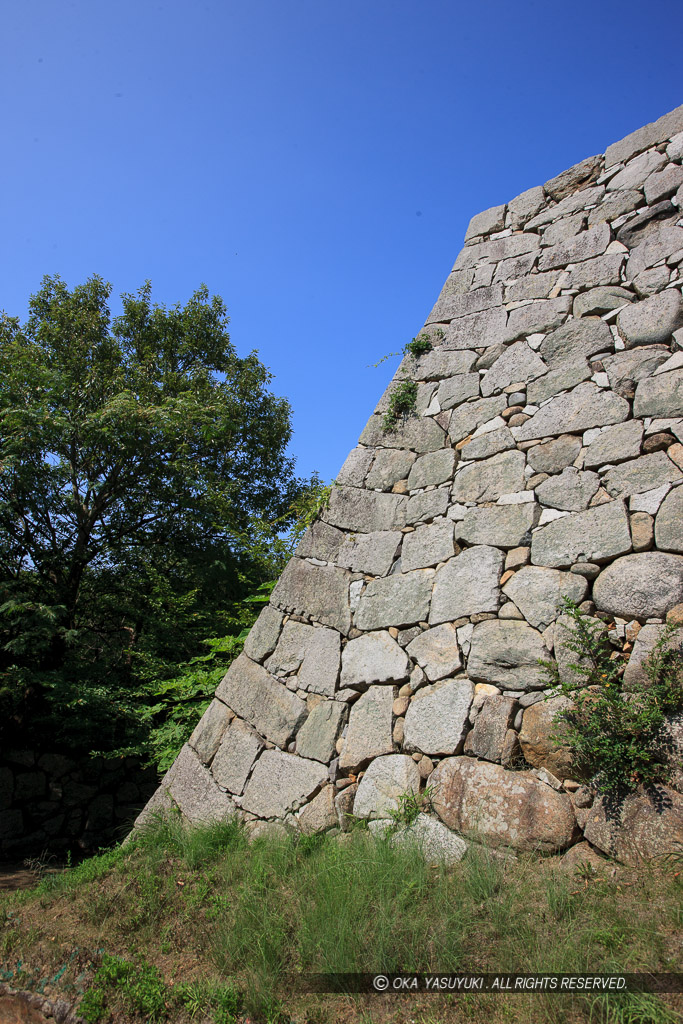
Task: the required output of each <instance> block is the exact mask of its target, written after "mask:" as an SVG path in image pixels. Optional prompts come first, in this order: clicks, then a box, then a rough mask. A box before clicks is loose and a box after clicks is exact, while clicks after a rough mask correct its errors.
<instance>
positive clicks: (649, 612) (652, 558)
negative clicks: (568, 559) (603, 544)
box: [593, 551, 683, 622]
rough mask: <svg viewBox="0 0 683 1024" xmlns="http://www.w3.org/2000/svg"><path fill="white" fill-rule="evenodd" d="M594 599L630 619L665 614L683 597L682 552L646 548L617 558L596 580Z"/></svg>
mask: <svg viewBox="0 0 683 1024" xmlns="http://www.w3.org/2000/svg"><path fill="white" fill-rule="evenodd" d="M593 600H594V601H595V604H596V606H597V607H598V608H599V609H600V610H601V611H603V612H609V613H610V614H611V615H619V616H621V617H622V618H624V619H627V620H630V619H638V620H639V621H641V622H644V621H645V619H650V618H664V616H665V615H666V613H667V611H668V610H669V608H673V607H674V605H677V604H680V603H681V602H682V601H683V556H681V555H669V554H666V553H665V552H663V551H644V552H641V553H640V554H636V555H626V556H625V557H624V558H617V560H616V561H615V562H612V564H611V565H608V566H607V568H606V569H603V571H602V572H601V573H600V575H599V576H598V578H597V579H596V581H595V583H594V584H593Z"/></svg>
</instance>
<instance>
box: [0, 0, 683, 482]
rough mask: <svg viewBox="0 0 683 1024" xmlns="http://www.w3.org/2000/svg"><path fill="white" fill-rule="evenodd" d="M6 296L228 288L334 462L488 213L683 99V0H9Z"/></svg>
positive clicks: (243, 342) (246, 331) (314, 444)
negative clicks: (53, 284)
mask: <svg viewBox="0 0 683 1024" xmlns="http://www.w3.org/2000/svg"><path fill="white" fill-rule="evenodd" d="M2 22H3V37H4V38H3V42H4V45H3V61H2V67H1V68H0V89H1V94H2V109H3V119H2V120H3V142H4V146H3V150H4V158H3V161H2V166H3V179H4V184H3V200H4V201H3V204H2V206H3V212H2V220H1V223H0V260H1V263H0V308H4V309H6V310H7V312H9V313H11V314H13V315H20V316H22V317H23V316H25V313H26V305H27V300H28V296H29V295H30V293H31V292H33V291H35V290H36V289H37V287H38V285H39V282H40V279H41V277H42V276H43V275H44V274H47V273H50V274H52V273H59V274H60V275H61V276H62V277H63V278H64V279H65V280H66V281H67V282H68V283H69V285H72V286H73V285H74V284H77V283H79V282H81V281H83V280H85V279H86V278H87V277H88V276H89V275H91V274H93V273H98V274H100V275H102V276H103V277H104V278H106V279H107V280H109V281H111V282H112V285H113V288H114V292H115V293H116V294H118V293H120V292H122V291H135V290H136V289H137V288H138V287H139V286H140V285H141V284H142V282H143V281H144V280H145V279H147V278H149V279H151V281H152V285H153V295H154V297H155V299H156V300H157V301H159V302H163V303H166V304H173V303H175V302H185V301H186V300H187V299H188V297H189V296H190V294H191V293H192V292H193V291H194V290H195V289H196V288H197V287H198V285H199V284H200V283H201V282H205V283H206V284H207V285H208V287H209V288H210V290H211V291H212V292H217V293H218V294H220V295H222V297H223V298H224V300H225V301H226V303H227V305H228V309H229V312H230V315H231V328H230V329H231V337H232V340H233V342H234V343H235V345H236V347H237V350H238V352H240V353H241V354H246V353H247V352H248V351H250V350H251V349H257V350H258V351H259V354H260V357H261V359H262V360H263V362H264V363H265V364H266V365H267V366H269V367H270V369H271V371H272V373H273V374H274V380H273V383H272V390H273V391H274V392H276V393H277V394H280V395H286V396H287V397H288V398H289V400H290V402H291V403H292V406H293V425H294V436H293V439H292V444H291V451H292V453H293V454H294V455H296V456H297V466H298V470H299V472H300V473H301V474H302V475H308V474H310V473H311V471H313V470H318V471H319V472H320V473H321V475H322V476H323V477H324V478H325V479H330V478H332V477H334V476H335V474H336V473H337V471H338V469H339V467H340V466H341V463H342V462H343V460H344V458H345V456H346V454H347V452H348V450H349V449H350V448H352V447H353V446H354V444H355V443H356V440H357V438H358V435H359V433H360V431H361V430H362V428H363V426H364V424H365V422H366V420H367V418H368V416H369V414H370V413H371V412H372V409H373V407H374V404H375V402H376V401H377V399H378V398H379V396H380V394H381V392H382V391H383V390H384V387H385V386H386V383H387V381H388V379H389V377H390V375H391V373H392V372H393V368H394V366H395V365H396V363H397V360H395V359H394V360H391V361H388V362H385V363H383V364H382V366H381V367H379V368H378V369H372V368H370V365H369V364H372V363H376V362H377V361H378V360H379V359H380V358H381V357H382V356H383V355H384V354H385V353H388V352H394V351H397V350H398V349H400V348H402V346H403V345H404V344H405V343H406V342H407V341H409V340H410V338H411V337H412V336H413V335H415V334H416V333H417V331H418V330H419V328H420V327H421V326H422V324H423V322H424V319H425V317H426V315H427V314H428V312H429V310H430V309H431V307H432V304H433V303H434V301H435V299H436V297H437V295H438V292H439V290H440V288H441V285H442V283H443V281H444V279H445V277H446V275H447V274H448V271H449V270H450V267H451V265H452V263H453V261H454V260H455V257H456V255H457V253H458V250H459V249H460V247H461V244H462V238H463V235H464V232H465V229H466V227H467V223H468V221H469V219H470V217H471V216H472V215H473V214H474V213H477V212H478V211H479V210H482V209H485V208H486V207H488V206H492V205H495V204H497V203H501V202H505V201H506V200H508V199H510V198H512V197H513V196H515V195H517V194H518V193H519V192H522V191H523V190H524V189H526V188H529V187H531V186H532V185H537V184H541V183H542V182H543V181H545V180H547V179H548V178H550V177H552V176H553V175H554V174H557V173H559V172H560V171H562V170H564V169H565V168H566V167H568V166H570V165H571V164H573V163H576V162H577V161H578V160H581V159H583V158H584V157H586V156H589V155H591V154H593V153H596V152H602V151H603V150H604V149H605V147H606V146H607V145H608V144H609V143H611V142H614V141H616V140H617V139H619V138H621V137H623V136H624V135H626V134H627V133H628V132H630V131H632V130H633V129H635V128H638V127H640V126H641V125H642V124H645V123H646V122H648V121H652V120H654V119H656V118H657V117H659V116H660V115H661V114H663V113H665V112H666V111H668V110H670V109H672V108H673V107H675V106H677V105H678V104H680V103H682V102H683V88H682V87H681V82H682V81H683V78H682V75H681V70H682V69H681V51H680V39H681V30H682V29H683V4H682V3H681V0H650V3H648V4H647V5H646V6H645V5H643V3H642V0H641V2H639V3H636V2H634V0H619V2H617V0H597V2H596V0H592V2H590V3H588V2H585V0H575V2H574V3H573V4H571V5H570V6H567V5H565V4H558V3H548V2H535V0H516V2H514V3H511V2H510V0H505V2H502V0H489V2H484V0H480V2H479V3H471V2H467V3H465V2H460V0H451V2H446V0H421V2H419V3H418V2H417V0H412V2H411V0H393V2H388V0H346V2H345V3H343V4H338V3H332V2H329V0H318V2H312V0H289V2H285V0H204V2H202V0H199V2H195V3H188V2H184V3H181V2H179V0H169V2H154V0H152V2H147V0H134V2H133V0H117V3H116V4H112V3H110V2H108V3H104V2H102V0H74V2H71V3H69V2H68V0H64V2H62V3H59V4H56V3H54V0H50V2H48V0H8V2H7V3H6V4H5V5H4V7H3V18H2Z"/></svg>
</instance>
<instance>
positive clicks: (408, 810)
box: [389, 786, 433, 834]
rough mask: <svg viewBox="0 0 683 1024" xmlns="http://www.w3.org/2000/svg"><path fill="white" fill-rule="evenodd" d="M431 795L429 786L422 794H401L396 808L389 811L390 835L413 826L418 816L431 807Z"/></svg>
mask: <svg viewBox="0 0 683 1024" xmlns="http://www.w3.org/2000/svg"><path fill="white" fill-rule="evenodd" d="M432 795H433V794H432V790H431V789H430V788H429V786H427V787H426V788H425V789H424V790H423V791H422V793H401V794H400V795H399V798H398V807H397V808H396V809H390V810H389V816H390V818H391V819H392V821H393V825H392V828H391V829H390V833H392V834H393V833H394V832H397V831H398V830H399V829H400V828H403V827H405V826H408V827H409V826H410V825H413V824H414V823H415V821H417V818H418V816H419V815H420V814H422V813H424V812H425V811H427V810H429V808H430V807H431V802H432Z"/></svg>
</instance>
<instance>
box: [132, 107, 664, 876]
mask: <svg viewBox="0 0 683 1024" xmlns="http://www.w3.org/2000/svg"><path fill="white" fill-rule="evenodd" d="M682 158H683V107H679V108H678V109H677V110H675V111H673V112H672V113H670V114H667V115H666V116H665V117H663V118H661V119H660V120H659V121H657V122H655V123H654V124H652V125H647V126H646V127H645V128H642V129H640V131H637V132H634V133H633V134H632V135H630V136H628V137H627V138H626V139H624V140H622V141H621V142H619V143H616V144H615V145H612V146H610V147H609V148H608V150H607V152H606V154H605V155H604V156H595V157H591V158H589V159H587V160H584V161H582V162H581V163H579V164H577V165H576V166H575V167H572V168H570V169H569V170H568V171H565V172H564V173H563V174H560V175H559V176H558V177H556V178H554V179H553V180H552V181H549V182H547V183H546V184H545V185H543V186H539V187H536V188H532V189H529V190H528V191H527V192H524V193H523V194H522V195H521V196H517V197H516V198H515V199H513V200H512V201H511V202H510V203H508V204H506V205H504V206H499V207H495V208H493V209H491V210H486V211H484V212H483V213H480V214H478V215H477V216H476V217H474V218H473V219H472V221H471V223H470V226H469V229H468V231H467V234H466V237H465V246H464V248H463V249H462V251H461V252H460V254H459V255H458V257H457V259H456V261H455V264H454V266H453V270H452V272H451V273H450V275H449V276H448V279H447V280H446V283H445V285H444V287H443V289H442V291H441V294H440V295H439V298H438V300H437V302H436V304H435V306H434V308H433V310H432V311H431V313H430V315H429V317H428V318H427V322H426V325H425V327H424V329H423V331H422V332H421V336H422V337H425V336H426V337H428V338H429V339H430V341H431V343H432V346H433V347H432V350H431V351H429V352H427V353H425V354H423V355H421V356H420V357H417V358H416V357H414V356H412V355H410V354H409V355H406V357H405V358H404V360H403V362H402V363H401V365H400V367H399V369H398V371H397V372H396V374H395V376H394V379H393V380H392V382H391V383H390V384H389V386H388V388H387V390H386V392H385V394H384V395H383V396H382V398H381V400H380V402H379V404H378V406H377V408H376V409H375V411H374V414H373V415H372V416H371V417H370V420H369V422H368V424H367V426H366V427H365V429H364V431H363V433H362V434H361V437H360V441H359V444H358V446H357V447H356V448H355V449H354V450H353V451H352V452H351V454H350V455H349V457H348V458H347V460H346V462H345V463H344V465H343V467H342V469H341V471H340V473H339V476H338V478H337V486H335V488H334V490H333V492H332V495H331V500H330V503H329V507H328V508H327V509H326V510H325V512H324V514H323V515H322V518H321V519H320V520H319V521H318V522H316V523H315V524H314V526H313V527H312V528H311V529H310V530H309V531H308V533H307V534H306V536H305V537H304V539H303V540H302V542H301V544H300V547H299V549H298V550H297V552H296V557H294V558H293V559H292V560H291V562H290V563H289V565H288V566H287V568H286V569H285V571H284V573H283V575H282V577H281V579H280V581H279V582H278V584H277V586H276V588H275V590H274V592H273V595H272V600H271V603H270V605H269V607H267V608H266V609H265V610H264V611H263V612H262V614H261V616H260V618H259V620H258V622H257V623H256V625H255V626H254V628H253V630H252V632H251V634H250V636H249V638H248V641H247V644H246V646H245V651H244V653H243V654H242V655H241V656H240V657H239V658H238V659H237V661H236V662H235V663H234V664H233V665H232V667H231V668H230V670H229V672H228V673H227V675H226V677H225V678H224V680H223V681H222V682H221V684H220V686H219V687H218V690H217V691H216V696H215V700H214V701H213V703H212V704H211V706H210V708H209V709H208V711H207V713H206V714H205V716H204V718H203V719H202V721H201V723H200V724H199V726H198V727H197V729H196V730H195V732H194V734H193V736H192V738H191V739H190V741H189V743H188V744H187V745H186V746H185V748H184V749H183V751H182V753H181V755H180V757H179V758H178V760H177V762H176V764H175V765H174V766H173V768H172V769H171V771H170V772H169V774H168V775H167V776H166V778H165V779H164V780H163V783H162V786H161V788H160V790H159V791H158V793H157V794H156V796H155V798H154V799H153V801H152V802H151V803H150V805H148V808H147V810H146V812H145V815H144V816H146V815H148V814H149V813H150V811H151V810H153V809H154V808H158V807H163V806H168V805H170V804H172V803H173V804H175V805H177V806H178V807H179V808H180V810H181V812H182V813H183V814H184V815H185V816H186V817H187V818H188V819H190V820H193V821H197V820H202V819H206V818H209V817H214V816H225V815H231V814H239V815H241V816H243V817H244V818H246V820H248V821H251V822H253V823H254V825H253V827H254V828H258V829H263V827H264V826H263V825H261V824H259V823H260V822H280V823H282V822H285V823H291V824H295V825H296V826H297V827H299V828H301V829H304V830H314V829H319V828H333V827H338V826H342V827H343V825H344V814H345V813H349V812H352V813H353V814H355V815H357V816H365V817H373V818H379V819H381V818H382V817H386V816H387V814H388V812H389V810H390V809H391V808H393V807H396V805H397V799H398V796H399V794H400V793H403V792H410V791H413V792H417V791H419V790H420V788H422V787H424V786H425V785H429V787H430V791H431V792H432V793H433V794H434V797H433V809H434V812H435V814H434V815H433V816H432V818H427V819H426V823H425V820H423V819H421V820H422V827H423V828H424V829H427V831H428V832H429V835H430V836H432V837H433V833H434V829H435V828H436V829H437V830H441V834H442V840H443V842H445V843H446V845H448V836H449V835H450V832H449V831H448V830H453V831H458V832H465V833H467V832H468V831H472V830H476V831H477V832H478V833H479V834H480V835H483V836H484V837H487V838H488V840H489V841H490V842H492V843H494V844H506V845H511V846H513V847H516V848H519V849H537V850H541V851H544V852H549V853H550V852H555V851H560V850H563V849H565V848H567V847H569V846H570V845H572V844H573V843H576V842H577V841H579V840H580V839H581V838H582V835H583V836H584V837H585V838H587V839H588V840H590V841H591V842H592V843H593V844H594V845H595V846H596V847H598V848H599V849H601V850H605V851H607V852H612V853H617V854H618V855H620V856H628V855H629V853H628V851H629V850H632V849H637V850H638V852H639V853H641V854H643V853H644V854H646V855H647V854H652V853H654V852H661V851H662V850H664V849H667V848H669V847H670V846H671V843H672V842H673V841H674V840H675V839H678V840H679V841H680V840H683V796H681V793H680V791H679V789H678V788H668V789H667V788H665V789H664V791H663V794H662V793H660V796H662V795H663V798H662V799H661V800H660V806H659V808H658V813H657V815H655V816H654V817H652V816H649V817H648V816H647V815H646V816H645V817H644V816H643V815H642V814H641V813H640V811H641V810H642V802H643V801H645V803H647V800H648V796H647V794H642V793H640V794H637V795H636V796H635V797H633V798H630V802H629V803H628V805H627V806H626V807H625V809H624V815H623V818H622V823H621V824H620V825H619V824H615V823H614V822H613V821H611V820H610V819H609V816H608V815H607V814H606V812H605V810H604V808H603V807H602V803H601V801H599V800H598V801H595V802H594V801H593V796H592V794H591V793H590V792H588V790H587V789H586V787H580V786H579V785H578V784H577V783H576V782H574V781H573V780H572V778H571V772H572V765H571V758H570V756H569V753H568V751H567V750H566V749H563V748H560V749H558V748H556V747H555V746H554V745H553V744H552V743H551V741H550V737H549V734H550V732H551V731H552V728H553V726H552V718H553V714H554V713H555V712H556V711H557V710H558V707H559V705H560V703H561V700H562V698H559V697H556V698H553V699H551V700H544V697H546V696H547V693H546V692H545V691H546V687H547V675H546V674H545V673H544V671H543V669H542V668H541V667H540V665H539V661H540V660H546V661H547V660H551V659H553V658H555V659H556V660H557V663H558V666H559V670H560V672H561V673H562V672H566V671H567V664H568V662H569V661H570V660H571V656H570V655H569V653H568V652H567V650H566V648H565V647H564V646H563V642H562V635H563V627H564V624H563V622H562V621H561V618H558V616H559V615H560V612H559V608H560V602H561V599H562V597H563V596H565V595H566V596H568V597H570V598H572V599H573V600H574V601H575V602H577V603H579V604H581V606H582V608H583V609H584V610H585V612H587V613H588V614H590V615H599V616H600V617H601V618H602V619H603V620H604V621H605V622H606V624H607V627H608V628H609V630H610V637H611V638H612V640H613V642H614V643H615V646H616V647H619V646H621V647H623V648H624V649H625V650H627V651H632V655H631V660H630V662H629V666H628V669H627V676H628V675H629V674H630V677H631V678H634V677H635V676H636V675H637V674H638V672H639V671H642V668H641V665H642V661H643V659H644V657H645V655H646V654H647V652H648V651H649V650H650V649H651V648H652V645H653V644H654V642H655V641H656V639H657V637H658V635H660V633H661V631H662V630H663V628H664V623H665V619H666V616H667V614H668V615H669V616H670V618H671V617H673V618H674V619H676V617H678V621H680V612H681V604H682V603H683V529H682V528H681V522H682V512H683V486H681V485H682V484H683V297H682V295H681V289H682V287H683V274H682V268H683V216H682V214H683V210H682V205H683V167H682V166H681V161H682ZM404 380H411V381H415V382H416V383H417V402H416V409H415V413H414V414H413V415H409V416H406V417H405V418H404V419H403V420H402V421H401V422H399V424H398V426H397V427H396V429H394V430H392V431H389V432H388V431H387V430H386V429H385V427H384V423H383V417H384V413H385V412H386V411H387V409H388V407H389V402H390V396H391V394H392V391H393V389H394V388H395V387H396V386H397V385H398V384H399V383H400V382H401V381H404ZM681 725H682V723H680V722H678V723H677V722H673V723H672V730H673V731H674V732H675V730H676V729H678V730H679V731H683V729H682V728H681ZM639 801H640V803H639ZM643 822H645V824H644V823H643ZM271 827H272V826H271ZM453 838H454V839H455V837H453ZM461 845H462V844H461Z"/></svg>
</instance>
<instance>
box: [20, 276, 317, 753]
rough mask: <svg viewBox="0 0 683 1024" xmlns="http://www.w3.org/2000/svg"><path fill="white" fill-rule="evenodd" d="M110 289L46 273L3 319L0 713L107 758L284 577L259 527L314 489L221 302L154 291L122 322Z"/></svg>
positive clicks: (126, 299) (259, 369)
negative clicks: (177, 671)
mask: <svg viewBox="0 0 683 1024" xmlns="http://www.w3.org/2000/svg"><path fill="white" fill-rule="evenodd" d="M110 294H111V286H110V285H109V284H107V283H106V282H104V281H103V280H102V279H101V278H99V277H92V278H90V279H89V280H88V281H87V282H86V283H85V284H83V285H79V286H77V287H76V288H74V289H73V290H69V288H68V287H67V286H66V284H65V283H64V282H63V281H62V280H61V279H60V278H59V277H46V278H44V280H43V282H42V285H41V288H40V290H39V291H38V292H37V293H36V294H35V295H34V296H32V298H31V301H30V306H29V317H28V320H27V322H26V323H25V324H21V323H20V322H19V320H18V319H16V318H13V317H9V316H7V315H4V314H3V315H2V317H1V318H0V710H2V711H3V715H2V720H4V721H5V723H6V724H9V725H10V726H11V727H12V728H14V729H16V728H17V726H21V727H22V728H23V729H28V730H29V731H30V730H31V729H33V730H34V731H35V729H37V728H40V729H42V730H44V729H45V728H46V727H47V726H48V725H49V726H51V727H52V728H54V729H55V731H56V732H58V733H59V734H60V736H61V738H62V739H63V740H64V741H65V742H69V743H76V744H77V745H79V744H84V745H85V746H92V745H93V742H94V745H95V746H98V747H100V748H102V747H106V746H109V747H111V746H112V745H116V744H117V743H119V744H120V743H121V742H123V740H124V739H125V738H126V737H128V738H130V735H131V730H132V731H133V732H134V731H135V728H136V723H137V724H139V719H140V713H139V694H140V686H144V685H145V684H149V683H150V681H151V680H154V679H158V678H159V677H163V676H164V674H165V675H167V676H168V675H173V666H175V665H177V664H178V663H181V662H183V661H184V660H185V661H187V660H188V659H191V658H192V657H193V656H196V655H197V653H198V650H201V648H198V644H199V643H200V642H201V641H202V640H203V639H205V638H206V637H207V636H208V637H210V636H216V635H219V636H220V635H222V634H225V633H231V632H232V633H235V632H236V633H239V631H240V629H241V628H242V627H243V626H244V625H245V624H247V622H248V621H251V618H250V615H251V617H253V615H252V614H251V611H250V610H249V609H247V610H245V608H244V606H243V604H242V603H241V602H243V600H244V598H245V596H246V595H247V594H249V593H251V592H253V591H254V589H256V588H258V586H259V585H260V584H262V583H263V582H264V580H267V579H269V578H272V577H273V575H274V574H276V573H277V569H278V568H279V563H278V550H277V549H278V543H277V537H276V536H275V535H274V534H273V533H272V532H271V533H270V534H268V531H267V530H265V540H264V527H263V524H264V523H272V522H276V521H277V522H279V524H280V526H282V525H283V524H284V525H287V523H288V522H289V520H291V518H292V514H293V513H292V512H291V511H290V510H291V508H292V506H293V503H296V501H297V500H299V501H300V500H301V496H302V494H305V493H306V492H307V489H308V490H310V488H311V487H312V486H313V487H315V486H317V480H315V479H314V480H313V481H309V482H305V481H301V480H297V479H296V477H295V475H294V464H293V460H292V459H291V458H289V457H288V456H287V454H286V446H287V443H288V441H289V438H290V434H291V426H290V415H291V410H290V406H289V404H288V402H287V401H286V400H285V399H283V398H277V397H275V396H274V395H272V394H271V393H270V391H269V390H268V387H269V384H270V379H271V378H270V374H269V372H268V370H267V369H266V368H265V367H264V366H263V364H262V363H261V362H260V361H259V359H258V358H257V355H256V353H254V352H252V353H251V354H250V355H248V356H246V357H244V358H242V357H239V356H238V355H237V353H236V351H235V348H234V346H233V345H232V343H231V341H230V338H229V335H228V333H227V324H228V317H227V315H226V309H225V306H224V304H223V302H222V300H221V299H220V298H219V297H217V296H213V297H211V296H209V293H208V291H207V289H206V288H204V287H203V288H200V289H199V290H198V291H197V292H196V293H195V294H194V295H193V296H192V298H191V299H190V300H189V302H188V303H187V304H186V305H184V306H181V305H176V306H173V307H172V308H165V307H164V306H161V305H158V304H155V303H153V302H152V296H151V285H150V284H149V283H146V284H145V285H144V286H143V287H142V288H141V289H140V290H139V291H138V293H137V294H136V295H130V294H126V295H123V296H122V300H123V311H122V313H121V315H120V316H117V317H114V318H112V316H111V313H110V309H109V297H110ZM255 531H256V532H258V535H259V543H258V544H256V545H255V544H254V540H253V538H254V535H255ZM280 546H281V545H280ZM247 612H249V614H247ZM136 694H137V703H136V696H135V695H136ZM143 717H144V716H143ZM95 738H96V740H95Z"/></svg>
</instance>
